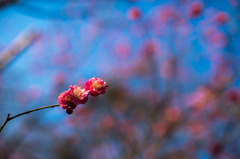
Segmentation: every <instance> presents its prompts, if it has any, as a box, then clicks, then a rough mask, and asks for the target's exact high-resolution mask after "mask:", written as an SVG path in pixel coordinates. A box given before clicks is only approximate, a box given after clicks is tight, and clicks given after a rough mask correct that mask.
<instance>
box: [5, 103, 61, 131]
mask: <svg viewBox="0 0 240 159" xmlns="http://www.w3.org/2000/svg"><path fill="white" fill-rule="evenodd" d="M56 106H60V105H59V104H54V105H49V106H44V107H40V108H37V109H33V110H29V111H26V112H24V113H21V114H18V115H15V116H13V117H9V116H10V114H8V116H7V119H6V120H5V122H4V123H3V125H2V126H1V128H0V132H1V131H2V129H3V128H4V126H5V125H6V124H7V122H9V121H10V120H12V119H14V118H16V117H19V116H22V115H24V114H29V113H31V112H35V111H38V110H42V109H46V108H54V107H56Z"/></svg>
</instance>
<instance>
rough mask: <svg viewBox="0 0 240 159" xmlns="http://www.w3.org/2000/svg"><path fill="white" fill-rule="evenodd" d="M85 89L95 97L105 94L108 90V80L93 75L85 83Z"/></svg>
mask: <svg viewBox="0 0 240 159" xmlns="http://www.w3.org/2000/svg"><path fill="white" fill-rule="evenodd" d="M85 90H87V91H89V94H90V95H91V96H94V97H96V96H98V95H99V94H104V93H105V91H106V82H105V81H103V80H102V79H100V78H96V77H93V78H91V79H88V81H87V82H86V83H85Z"/></svg>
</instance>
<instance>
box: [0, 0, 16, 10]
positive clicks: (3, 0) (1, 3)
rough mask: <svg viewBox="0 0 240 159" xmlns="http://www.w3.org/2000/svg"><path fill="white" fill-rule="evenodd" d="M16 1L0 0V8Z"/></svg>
mask: <svg viewBox="0 0 240 159" xmlns="http://www.w3.org/2000/svg"><path fill="white" fill-rule="evenodd" d="M17 2H18V0H0V9H3V8H4V7H7V6H9V5H11V4H15V3H17Z"/></svg>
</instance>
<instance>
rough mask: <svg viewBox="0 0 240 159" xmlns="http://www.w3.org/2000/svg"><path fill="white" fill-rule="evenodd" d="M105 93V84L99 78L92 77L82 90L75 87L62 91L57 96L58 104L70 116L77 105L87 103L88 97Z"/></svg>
mask: <svg viewBox="0 0 240 159" xmlns="http://www.w3.org/2000/svg"><path fill="white" fill-rule="evenodd" d="M105 91H106V82H104V81H103V80H102V79H100V78H96V77H93V78H91V79H89V80H88V81H87V82H86V84H85V88H83V89H82V88H81V87H78V86H76V85H74V86H69V89H68V90H67V91H64V92H63V93H61V94H60V95H59V96H58V103H59V104H60V107H62V108H63V109H65V111H66V112H67V113H68V114H72V113H73V109H75V108H76V107H77V105H79V104H85V103H86V102H87V101H88V95H92V96H94V97H96V96H98V95H99V94H104V93H105Z"/></svg>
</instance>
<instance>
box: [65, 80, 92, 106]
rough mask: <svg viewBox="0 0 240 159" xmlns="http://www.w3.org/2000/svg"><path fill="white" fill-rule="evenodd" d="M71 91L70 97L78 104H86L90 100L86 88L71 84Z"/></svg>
mask: <svg viewBox="0 0 240 159" xmlns="http://www.w3.org/2000/svg"><path fill="white" fill-rule="evenodd" d="M69 91H70V94H71V96H70V98H71V101H72V102H73V103H75V104H76V105H78V104H85V103H86V102H87V101H88V92H89V91H86V90H85V89H82V88H81V87H78V86H76V85H75V86H69Z"/></svg>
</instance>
